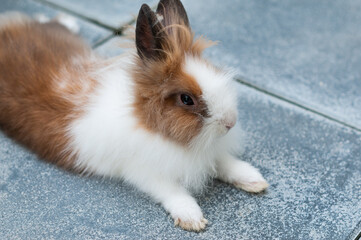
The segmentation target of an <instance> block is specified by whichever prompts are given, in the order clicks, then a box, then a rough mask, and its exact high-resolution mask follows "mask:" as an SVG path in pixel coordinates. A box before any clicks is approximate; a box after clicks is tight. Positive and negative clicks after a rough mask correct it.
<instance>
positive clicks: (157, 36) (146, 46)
mask: <svg viewBox="0 0 361 240" xmlns="http://www.w3.org/2000/svg"><path fill="white" fill-rule="evenodd" d="M162 29H163V26H162V24H161V23H160V22H159V20H158V19H157V16H156V15H155V13H154V12H153V11H152V10H151V9H150V7H149V6H148V5H147V4H143V5H142V7H141V8H140V10H139V14H138V19H137V26H136V30H135V42H136V46H137V51H138V55H139V57H140V58H141V59H143V60H144V59H160V58H162V57H163V51H162V41H164V37H165V32H164V30H162Z"/></svg>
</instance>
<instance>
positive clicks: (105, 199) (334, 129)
mask: <svg viewBox="0 0 361 240" xmlns="http://www.w3.org/2000/svg"><path fill="white" fill-rule="evenodd" d="M184 1H185V5H186V8H188V12H189V14H190V19H191V22H192V23H193V28H194V29H196V30H198V32H200V33H206V32H207V31H208V32H209V33H210V37H211V38H212V39H222V37H224V34H222V31H225V30H227V29H223V30H222V29H220V28H218V30H217V28H214V29H212V30H209V26H213V22H209V23H208V25H204V24H203V20H201V19H208V20H209V21H210V20H212V19H213V20H214V21H216V19H219V18H221V17H222V16H223V17H224V18H226V17H227V16H226V15H227V14H221V15H217V14H215V12H216V9H218V10H219V12H221V13H222V8H224V7H227V6H229V5H227V4H229V2H227V1H225V2H222V4H217V5H211V3H212V1H211V2H209V1H208V2H207V3H205V2H203V1H199V2H198V1H197V2H194V3H192V2H191V1H188V0H184ZM15 2H16V4H18V5H11V4H13V3H15ZM201 2H203V3H202V4H203V6H204V8H201V7H199V6H201V5H202V4H201ZM336 2H337V1H336ZM10 3H11V4H10ZM19 3H22V4H19ZM90 3H92V4H94V2H90ZM103 3H104V5H106V4H107V1H105V2H103ZM262 3H263V5H258V3H255V2H253V1H249V2H246V1H238V2H237V4H235V5H234V6H232V7H231V8H229V7H228V9H229V11H230V12H232V11H233V10H232V9H239V11H240V13H241V10H242V9H243V8H245V10H244V11H246V10H247V11H246V12H248V14H249V13H252V11H255V10H254V9H253V8H257V9H260V10H259V12H258V14H259V13H262V11H261V10H262V9H263V8H262V6H264V8H267V7H269V8H271V9H272V7H273V8H274V6H275V5H277V6H279V7H278V8H277V11H276V10H274V11H276V12H278V15H286V16H287V14H288V13H285V12H284V11H287V6H289V7H290V8H291V10H290V11H291V12H292V6H290V4H291V3H290V2H286V1H280V2H275V1H269V2H267V3H266V2H263V1H262ZM306 3H308V4H309V5H310V6H309V8H312V9H313V7H312V6H311V2H308V1H306V2H305V3H304V4H306ZM321 3H325V2H321ZM346 3H347V4H350V2H348V1H346ZM267 4H269V5H267ZM282 4H283V5H282ZM312 4H313V2H312ZM314 4H316V5H315V8H316V9H317V6H318V8H319V5H318V4H320V3H314ZM347 4H346V6H347ZM10 5H11V6H15V7H12V8H13V9H14V8H15V9H18V10H22V11H25V12H28V13H32V12H38V9H40V10H41V9H44V11H45V12H51V13H52V14H56V13H57V11H58V10H57V9H51V8H49V7H43V6H41V5H40V4H38V3H35V2H31V1H30V0H22V1H10V0H6V1H2V2H1V3H0V12H2V11H4V10H8V9H9V7H8V6H10ZM301 5H302V4H301ZM34 6H37V7H36V8H35V7H34ZM93 6H95V5H93ZM280 6H281V7H280ZM282 6H283V8H282ZM335 6H337V4H336V3H335V2H333V3H330V5H329V6H328V7H329V8H333V7H335ZM355 6H357V1H355ZM103 7H104V9H106V7H105V6H103ZM137 7H139V6H136V8H137ZM212 7H213V8H214V9H213V10H212V9H211V8H212ZM301 7H302V6H301ZM109 8H112V6H111V4H110V6H109ZM189 8H190V9H189ZM33 9H35V10H33ZM252 9H253V10H252ZM355 9H357V8H355ZM80 10H81V9H80ZM86 11H87V9H84V14H85V13H86ZM99 11H100V10H99ZM234 11H235V10H234ZM263 11H265V10H263ZM328 11H331V12H332V11H337V10H328ZM352 11H354V10H352ZM316 12H317V11H316ZM100 13H101V12H100ZM100 13H99V15H100ZM200 13H203V14H200ZM240 13H237V14H240ZM306 13H307V14H309V15H310V17H312V16H313V14H315V12H314V11H310V12H306ZM306 13H305V14H306ZM106 14H107V12H104V14H102V15H106ZM122 14H123V15H126V16H128V15H129V16H131V14H132V13H131V12H129V13H127V12H122ZM197 15H198V16H199V19H200V20H199V19H198V20H194V19H196V17H197ZM233 15H234V14H233ZM266 15H267V14H266ZM278 15H277V16H278ZM244 16H245V19H244V20H242V19H239V18H238V17H239V16H238V15H237V16H236V15H234V17H235V18H236V19H238V20H237V21H238V22H237V23H236V22H232V23H229V24H233V25H235V24H238V25H240V26H239V28H237V27H235V26H229V27H230V29H234V30H235V33H232V31H230V32H231V33H232V34H235V35H234V39H233V38H232V34H229V36H228V37H227V38H223V43H222V44H221V45H220V46H218V47H217V48H215V49H214V50H210V51H208V53H207V54H208V55H209V56H211V58H212V59H213V61H216V62H217V61H218V63H222V64H223V63H227V64H230V65H232V66H234V67H237V68H238V69H242V68H243V69H247V71H244V72H243V73H242V74H245V73H247V74H246V75H245V77H247V79H251V80H254V81H258V80H257V79H263V80H264V79H265V78H266V77H268V78H269V79H270V82H272V81H274V79H275V75H274V74H272V73H271V70H272V69H273V71H274V72H276V73H279V71H280V70H279V68H278V65H277V64H276V63H275V65H269V66H267V68H264V69H265V71H264V72H262V69H263V68H261V67H259V68H258V67H257V63H260V62H262V61H270V59H268V60H267V59H264V60H262V59H263V57H264V58H267V57H266V55H264V54H263V55H262V54H261V53H262V52H263V50H260V52H258V53H259V55H258V53H257V51H256V52H255V53H254V54H253V55H252V54H250V52H248V53H247V52H246V53H247V54H249V57H251V56H254V57H258V59H256V60H254V61H255V62H254V61H251V59H250V60H249V62H246V61H244V60H243V58H244V56H243V55H241V54H238V52H237V51H239V49H238V48H236V47H235V46H237V45H235V44H234V42H232V41H238V40H237V39H238V38H237V36H238V35H237V34H239V32H237V31H238V30H239V29H242V24H243V23H244V22H243V21H245V22H247V21H248V22H251V21H250V20H249V18H250V17H253V18H262V17H264V16H261V15H257V11H255V12H254V15H247V14H246V13H245V14H244ZM246 16H248V17H246ZM350 17H351V18H352V17H353V15H352V14H350ZM218 21H220V20H218ZM223 21H224V22H225V23H227V21H226V20H223ZM81 22H83V21H81ZM336 22H337V21H336ZM331 23H332V22H330V24H331ZM86 24H88V25H89V29H88V30H84V31H85V32H83V33H82V35H83V36H84V37H85V38H87V40H88V41H90V42H91V39H92V38H91V36H92V35H91V34H95V35H96V34H99V33H101V32H102V31H103V29H100V28H99V27H97V26H95V25H92V24H90V23H86ZM227 24H228V23H227ZM227 24H226V25H227ZM272 24H273V25H269V26H268V28H269V29H268V32H267V31H266V30H264V27H265V26H263V22H259V23H258V24H256V25H252V28H251V29H253V28H255V27H258V28H259V29H260V30H259V34H265V32H266V34H270V32H272V29H271V28H272V27H273V28H275V30H274V31H275V33H272V34H274V37H275V36H277V33H279V34H281V33H280V32H279V31H276V30H277V28H279V27H280V26H283V25H282V24H286V23H283V22H282V21H280V22H274V23H272ZM238 25H237V26H238ZM303 27H304V28H305V27H306V26H303ZM311 30H312V29H311ZM217 31H218V35H217ZM242 31H243V30H242ZM311 33H312V31H311V32H310V34H311ZM87 34H89V35H87ZM281 35H282V34H281ZM282 36H283V35H282ZM311 36H312V37H315V36H313V35H312V34H311ZM283 37H284V38H285V39H287V36H283ZM121 41H123V40H121V39H119V38H113V39H112V40H111V41H109V42H107V43H105V44H104V45H102V46H99V47H98V48H97V51H98V53H100V54H103V55H114V54H116V53H118V50H116V48H117V44H118V42H121ZM225 41H229V42H230V43H229V44H228V43H227V42H225ZM240 43H242V44H246V43H244V42H242V41H240ZM299 44H300V43H298V45H297V44H296V45H295V48H297V46H299ZM340 44H341V45H342V44H346V43H345V42H343V43H340ZM259 45H260V43H259ZM266 45H267V44H266ZM232 46H233V47H232ZM249 46H251V45H249ZM288 47H289V48H290V51H296V50H295V49H292V47H291V46H288ZM230 49H231V50H230ZM255 49H256V46H254V48H253V50H255ZM246 50H247V49H246ZM330 50H331V54H333V53H334V52H332V48H330ZM222 51H225V52H224V53H225V54H223V55H222ZM249 51H252V48H251V47H250V49H249ZM120 52H122V50H120V51H119V53H120ZM246 53H245V54H246ZM232 54H233V55H232ZM275 54H276V53H275ZM278 54H279V55H277V54H276V57H277V58H278V59H281V60H282V59H283V55H282V54H285V52H282V51H280V52H278ZM335 54H336V53H335ZM337 54H340V57H341V59H342V58H347V56H348V55H347V54H349V53H348V52H344V53H343V52H337ZM217 56H218V60H217ZM227 56H228V57H229V59H228V58H227ZM269 56H272V54H271V53H269ZM276 57H275V58H276ZM284 58H285V59H287V58H288V56H287V54H285V56H284ZM227 59H228V60H227ZM232 59H235V60H237V59H238V60H237V61H238V63H237V64H238V65H237V64H236V65H234V64H232V63H234V61H233V60H232ZM311 60H313V59H310V61H311ZM242 61H244V62H242ZM247 64H248V65H247ZM310 64H311V65H312V63H310ZM314 64H315V65H317V64H319V62H318V60H317V59H315V60H314ZM328 64H329V63H327V62H325V63H324V64H323V65H322V66H323V68H321V69H325V68H326V67H325V66H328ZM244 65H246V66H244ZM261 66H264V65H261ZM320 66H321V65H320ZM332 66H333V65H332ZM273 67H274V68H273ZM328 67H331V66H330V65H329V66H328ZM335 67H337V66H335ZM252 69H253V71H252ZM270 69H271V70H270ZM343 70H344V69H343V65H341V66H340V68H339V71H341V72H342V71H343ZM305 71H306V70H305ZM334 71H337V69H335V70H334ZM300 73H301V72H300ZM350 74H354V75H355V76H356V75H357V74H358V72H357V69H353V68H352V67H351V68H350ZM259 75H262V76H263V77H264V78H258V77H257V76H259ZM284 78H285V79H286V80H287V81H286V80H282V82H279V83H277V85H275V87H274V88H275V91H276V90H277V89H281V90H282V88H285V86H291V85H292V84H294V85H293V86H294V87H295V88H297V87H299V84H300V83H299V81H298V79H296V78H293V77H289V78H287V77H284ZM312 79H313V80H314V81H323V82H326V83H327V85H328V84H330V85H332V84H334V83H335V81H336V80H337V81H338V82H339V83H340V84H345V83H344V82H342V81H341V80H342V79H341V78H339V77H338V76H335V78H332V79H329V78H327V75H323V74H320V75H316V76H313V78H312ZM263 80H262V81H263ZM284 81H286V82H284ZM328 81H329V82H328ZM351 82H352V81H351ZM255 83H257V82H255ZM281 84H284V85H281ZM306 85H307V84H306ZM262 86H263V85H262ZM277 86H278V87H277ZM265 87H267V86H266V85H265ZM267 89H268V88H267ZM268 90H269V89H268ZM271 90H272V89H271ZM238 91H239V93H240V96H241V97H240V99H239V104H238V105H239V109H240V113H241V115H240V119H239V121H240V122H241V123H242V124H243V127H244V129H245V132H246V133H247V141H246V146H245V152H244V153H243V155H241V156H240V157H241V158H243V159H245V160H246V161H249V162H251V163H252V164H253V165H255V166H257V167H259V168H260V169H261V171H262V172H263V173H264V175H265V177H266V179H267V180H268V181H269V182H270V185H271V186H270V188H269V190H268V191H267V192H266V193H264V194H261V195H254V194H248V193H245V192H243V191H239V190H236V189H234V188H232V187H230V186H228V185H226V184H224V183H221V182H218V181H214V182H213V183H212V184H211V185H210V186H209V188H208V190H207V192H206V193H204V194H202V195H200V196H197V198H198V201H199V203H200V206H201V208H202V209H203V211H204V214H205V215H206V218H207V219H208V220H209V222H210V224H209V226H208V228H207V229H206V231H204V232H202V233H198V234H197V233H190V232H185V231H183V230H181V229H179V228H174V226H173V223H172V221H171V219H170V217H169V216H168V214H167V213H166V212H165V211H164V210H163V208H162V207H161V206H160V205H158V204H155V203H153V201H152V200H151V199H150V198H149V197H147V196H146V195H144V194H142V193H140V192H139V191H137V190H135V189H133V188H131V187H129V186H127V185H126V184H124V183H122V182H119V181H116V180H109V179H98V178H88V177H81V176H78V175H74V174H71V173H68V172H65V171H63V170H61V169H58V168H56V167H54V166H52V165H50V164H47V163H45V162H43V161H40V160H39V159H37V158H36V156H34V154H32V153H30V152H28V151H27V150H25V149H23V148H22V147H21V146H19V145H18V144H16V143H14V142H12V141H11V140H10V139H9V138H7V137H6V136H4V135H3V134H1V133H0V239H346V238H347V237H350V239H351V238H355V237H356V236H357V235H358V232H359V230H361V229H360V225H359V224H358V222H359V221H360V220H361V132H360V131H356V130H353V129H350V128H348V127H345V126H343V125H341V124H338V123H335V122H333V121H330V120H327V119H325V118H324V117H321V116H319V115H317V114H314V113H311V112H308V111H305V110H303V109H300V108H298V107H297V106H294V105H292V104H289V103H286V102H284V101H282V100H280V99H277V98H274V97H270V96H269V95H266V94H264V93H263V92H260V91H256V90H254V89H252V88H249V87H247V86H245V85H242V84H239V86H238ZM277 91H278V90H277ZM277 91H276V93H282V91H278V92H277ZM330 91H331V92H332V91H335V90H334V89H333V90H332V89H331V90H330ZM338 91H339V92H337V94H341V95H342V94H344V93H343V91H344V88H341V87H340V88H338ZM293 93H295V91H293ZM312 93H313V94H314V95H315V96H316V97H317V95H322V94H323V93H322V92H321V91H319V89H318V88H314V89H313V92H312ZM290 94H291V93H290ZM301 97H302V96H301ZM323 97H324V98H326V97H327V96H325V95H324V96H323ZM321 98H322V96H321ZM351 98H352V95H351V96H350V99H351ZM305 104H308V102H307V101H306V102H305ZM310 106H312V107H313V106H314V105H310ZM320 106H321V107H322V105H320ZM326 107H333V106H325V108H326ZM346 107H352V106H346ZM322 109H323V107H322ZM332 114H333V113H332ZM332 116H337V115H332ZM352 117H355V116H350V119H351V118H352ZM356 118H357V115H356Z"/></svg>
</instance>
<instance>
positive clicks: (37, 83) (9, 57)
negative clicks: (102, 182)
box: [0, 20, 95, 168]
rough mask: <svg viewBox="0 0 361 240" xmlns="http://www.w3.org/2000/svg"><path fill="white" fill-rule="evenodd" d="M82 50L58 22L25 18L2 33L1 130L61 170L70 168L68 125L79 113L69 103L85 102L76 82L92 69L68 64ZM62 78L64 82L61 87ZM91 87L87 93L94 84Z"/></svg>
mask: <svg viewBox="0 0 361 240" xmlns="http://www.w3.org/2000/svg"><path fill="white" fill-rule="evenodd" d="M85 46H86V44H84V42H83V41H82V40H80V38H79V37H77V36H75V35H73V34H72V33H70V32H69V31H68V30H67V29H66V28H65V27H63V26H62V25H60V24H58V23H56V22H50V23H46V24H40V23H37V22H34V21H31V20H29V21H27V22H25V23H22V24H15V23H14V24H8V25H6V26H3V27H2V28H1V30H0V127H1V129H2V130H3V131H4V132H5V133H6V134H8V135H9V136H10V137H12V138H14V139H16V140H17V141H18V142H20V143H22V144H23V145H25V146H26V147H28V148H30V149H31V150H33V151H34V152H36V153H37V154H38V155H39V156H40V157H41V158H44V159H46V160H48V161H51V162H54V163H56V164H58V165H59V166H62V167H65V168H71V167H72V166H73V159H71V158H70V155H69V154H70V152H67V145H68V143H69V138H68V136H67V134H66V131H67V127H68V126H69V123H70V122H71V121H72V120H73V119H74V118H75V117H77V116H79V114H81V112H80V110H79V109H77V108H76V105H75V103H74V101H72V100H75V99H76V100H77V102H78V103H79V102H81V101H85V100H86V93H85V92H84V91H82V89H84V88H83V86H82V82H81V81H79V79H82V77H83V76H82V75H81V73H82V72H85V71H87V68H88V67H90V66H87V65H86V64H84V65H83V64H74V63H73V62H72V60H73V59H74V57H76V56H84V57H85V58H86V57H87V56H89V53H90V49H89V48H88V47H85ZM64 73H67V75H66V76H64ZM70 76H71V78H70ZM62 77H64V78H68V79H67V80H66V83H65V84H63V86H61V84H60V82H59V81H61V80H62V79H61V78H62ZM59 84H60V85H59ZM89 84H90V85H91V86H92V87H90V88H89V89H88V91H90V90H91V89H92V88H93V87H94V84H95V83H94V82H92V81H91V80H89ZM80 92H81V94H80Z"/></svg>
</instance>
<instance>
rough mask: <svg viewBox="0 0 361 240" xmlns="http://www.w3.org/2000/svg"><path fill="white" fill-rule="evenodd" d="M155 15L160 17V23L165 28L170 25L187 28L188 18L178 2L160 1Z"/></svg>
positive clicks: (173, 0)
mask: <svg viewBox="0 0 361 240" xmlns="http://www.w3.org/2000/svg"><path fill="white" fill-rule="evenodd" d="M157 14H158V15H160V16H161V18H162V19H161V22H162V24H163V26H165V27H167V26H170V25H172V24H180V25H185V26H186V27H189V20H188V16H187V13H186V10H185V9H184V7H183V4H182V3H181V1H180V0H160V1H159V4H158V7H157Z"/></svg>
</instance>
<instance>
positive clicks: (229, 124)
mask: <svg viewBox="0 0 361 240" xmlns="http://www.w3.org/2000/svg"><path fill="white" fill-rule="evenodd" d="M236 122H237V116H236V114H233V113H232V114H229V115H227V116H226V117H225V118H223V119H222V121H221V123H222V124H223V125H224V126H225V127H226V128H227V130H230V129H231V128H233V127H234V125H236Z"/></svg>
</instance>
